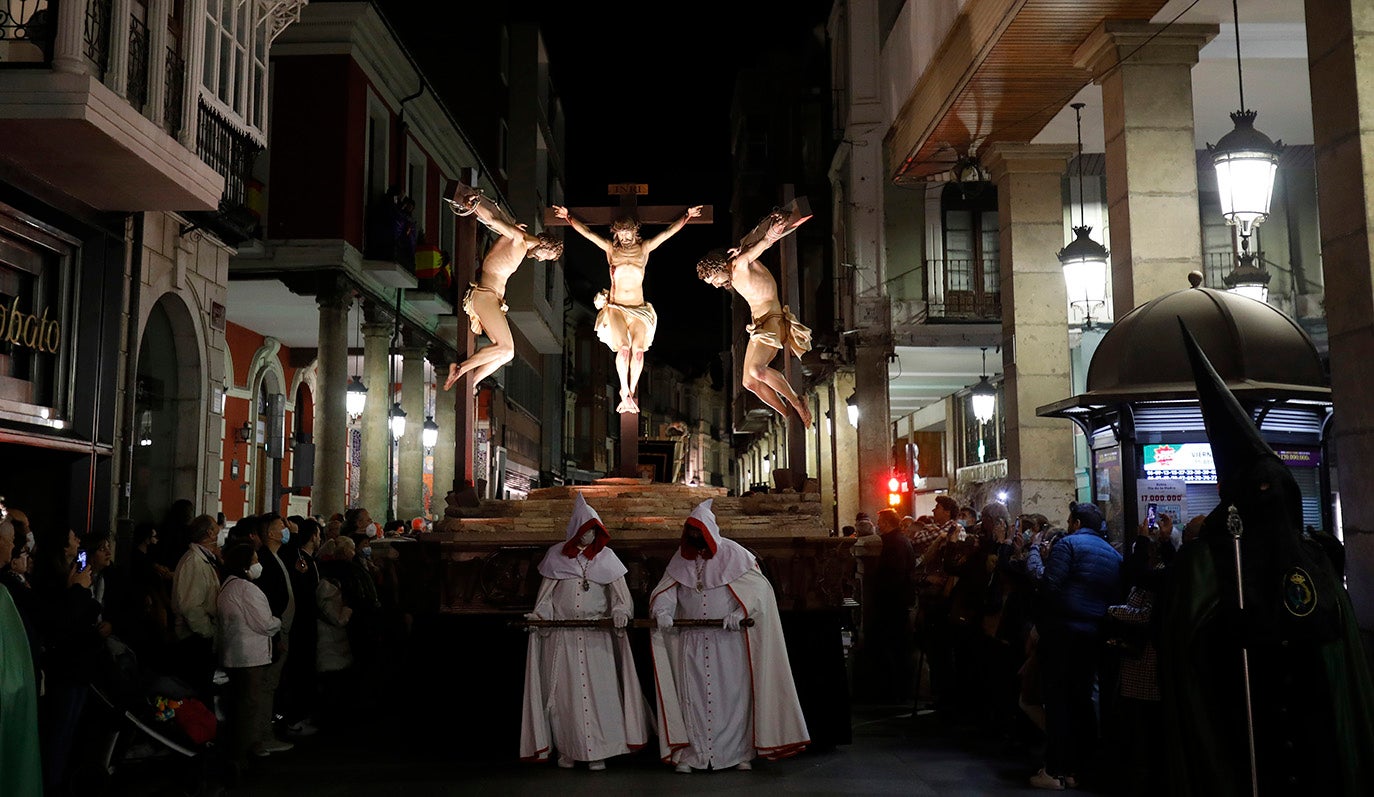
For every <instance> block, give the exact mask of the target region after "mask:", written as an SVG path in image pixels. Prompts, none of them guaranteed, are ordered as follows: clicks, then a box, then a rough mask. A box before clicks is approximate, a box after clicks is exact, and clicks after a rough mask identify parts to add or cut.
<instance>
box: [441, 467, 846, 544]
mask: <svg viewBox="0 0 1374 797" xmlns="http://www.w3.org/2000/svg"><path fill="white" fill-rule="evenodd" d="M577 493H581V494H582V497H583V498H585V499H586V501H587V504H588V505H590V506H591V508H592V509H595V510H596V511H597V514H599V515H601V520H602V522H604V523H605V524H606V530H607V531H609V532H610V533H611V539H612V540H613V541H621V540H661V539H666V538H670V537H671V538H676V537H678V536H679V535H681V533H682V523H683V521H685V520H686V519H687V516H688V515H689V514H691V512H692V509H694V508H695V507H696V506H697V504H699V503H701V502H702V501H705V500H706V499H708V498H709V499H712V500H711V509H712V511H713V512H715V515H716V522H717V523H718V524H719V525H720V530H721V533H722V534H724V535H725V536H726V537H729V538H730V539H734V540H738V541H740V542H743V541H744V540H746V539H754V538H759V537H777V536H780V535H782V536H789V537H828V536H829V534H830V530H829V529H828V528H826V526H825V525H824V524H823V523H822V522H821V497H820V495H819V494H817V493H795V492H781V493H767V494H759V495H751V496H746V497H743V498H739V497H730V496H728V495H726V490H725V488H723V487H690V486H688V485H685V484H656V483H652V482H649V481H647V480H644V479H627V478H611V479H599V480H597V481H596V482H595V483H593V484H587V485H576V486H569V487H543V488H539V489H537V490H532V491H531V492H530V495H529V498H527V499H525V500H523V501H482V502H481V505H480V506H477V507H470V508H465V507H458V506H452V505H451V506H449V507H448V509H447V511H446V515H445V517H444V519H443V520H442V521H440V522H439V523H437V524H436V525H435V531H434V535H432V536H436V537H437V538H438V539H454V540H457V539H464V538H466V537H467V535H471V534H486V535H495V536H499V537H500V538H501V539H503V540H506V541H509V542H522V543H534V542H544V543H548V544H552V543H554V542H558V541H561V540H563V539H564V536H565V531H566V529H567V524H568V518H569V517H571V516H572V507H573V499H574V497H575V496H576V494H577ZM613 544H614V543H613Z"/></svg>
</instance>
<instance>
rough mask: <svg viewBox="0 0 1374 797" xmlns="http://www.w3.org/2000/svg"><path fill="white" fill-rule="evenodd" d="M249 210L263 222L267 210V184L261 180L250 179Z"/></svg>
mask: <svg viewBox="0 0 1374 797" xmlns="http://www.w3.org/2000/svg"><path fill="white" fill-rule="evenodd" d="M248 210H249V212H251V213H252V214H253V218H254V219H257V220H258V222H259V223H261V222H262V214H263V212H264V211H265V210H267V186H265V185H263V184H262V181H261V180H255V179H253V178H249V179H248Z"/></svg>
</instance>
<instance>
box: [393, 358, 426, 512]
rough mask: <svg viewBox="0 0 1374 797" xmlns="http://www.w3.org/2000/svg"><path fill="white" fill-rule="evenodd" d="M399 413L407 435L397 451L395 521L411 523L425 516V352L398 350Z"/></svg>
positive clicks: (403, 437) (398, 445)
mask: <svg viewBox="0 0 1374 797" xmlns="http://www.w3.org/2000/svg"><path fill="white" fill-rule="evenodd" d="M401 357H402V364H401V409H402V410H405V414H406V433H405V435H404V436H402V437H401V440H400V442H399V443H398V444H397V446H396V448H397V451H396V517H398V518H400V519H402V520H410V519H411V518H414V517H419V516H420V515H422V514H424V467H425V445H424V440H423V437H422V435H421V430H423V429H424V426H425V349H424V347H423V346H407V347H405V348H404V349H401Z"/></svg>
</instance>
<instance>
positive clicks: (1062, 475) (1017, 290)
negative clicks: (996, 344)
mask: <svg viewBox="0 0 1374 797" xmlns="http://www.w3.org/2000/svg"><path fill="white" fill-rule="evenodd" d="M1074 152H1075V147H1074V146H1073V145H1070V144H997V145H994V146H993V147H992V148H990V149H989V150H988V154H987V159H986V161H985V163H986V164H987V167H988V169H989V171H990V172H991V173H992V179H993V180H994V181H995V182H996V184H997V218H998V220H999V222H1000V224H1001V267H1000V271H1001V285H1002V380H1003V381H1002V402H1003V406H1002V407H999V408H998V409H999V410H1000V411H1001V413H1002V415H1003V416H1004V418H1005V419H1006V456H1007V481H1008V483H1009V489H1008V492H1009V493H1010V495H1009V496H1008V501H1007V505H1008V506H1009V507H1010V508H1011V509H1012V511H1013V513H1016V512H1027V513H1035V512H1039V513H1041V514H1043V515H1045V516H1046V517H1055V516H1056V515H1055V512H1056V511H1062V510H1063V508H1064V506H1066V505H1067V503H1068V501H1069V500H1070V499H1071V498H1072V497H1073V495H1074V459H1073V425H1072V424H1069V423H1066V422H1064V421H1063V420H1062V419H1058V418H1041V417H1039V416H1038V415H1036V414H1035V411H1036V408H1038V407H1042V406H1044V405H1046V404H1050V403H1053V402H1055V401H1059V400H1060V399H1062V398H1064V397H1065V396H1069V395H1073V380H1072V376H1071V371H1070V368H1069V352H1068V316H1067V314H1066V308H1067V307H1068V297H1067V295H1066V294H1065V290H1066V289H1065V286H1064V274H1063V269H1062V268H1061V266H1060V263H1059V258H1058V257H1056V253H1057V252H1058V251H1059V250H1060V249H1062V248H1063V247H1064V244H1065V243H1067V242H1068V239H1067V236H1066V235H1065V233H1064V200H1063V196H1064V192H1063V174H1064V167H1065V166H1066V165H1067V164H1068V161H1069V159H1070V158H1072V157H1073V155H1074Z"/></svg>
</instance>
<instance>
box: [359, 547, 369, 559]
mask: <svg viewBox="0 0 1374 797" xmlns="http://www.w3.org/2000/svg"><path fill="white" fill-rule="evenodd" d="M358 555H359V556H361V557H362V558H364V559H371V558H372V547H371V546H368V547H367V548H360V549H358Z"/></svg>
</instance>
